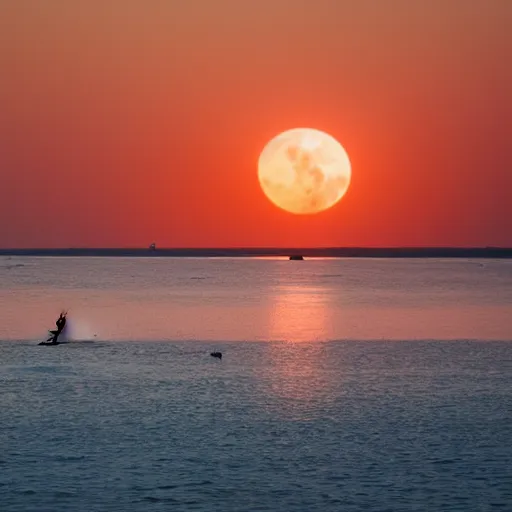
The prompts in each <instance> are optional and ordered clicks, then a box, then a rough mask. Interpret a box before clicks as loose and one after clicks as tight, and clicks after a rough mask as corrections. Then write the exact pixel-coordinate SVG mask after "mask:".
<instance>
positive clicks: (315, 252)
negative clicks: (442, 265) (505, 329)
mask: <svg viewBox="0 0 512 512" xmlns="http://www.w3.org/2000/svg"><path fill="white" fill-rule="evenodd" d="M296 255H302V256H304V258H504V259H507V258H512V248H508V247H507V248H505V247H474V248H460V247H428V248H427V247H412V248H404V247H400V248H357V247H354V248H349V247H333V248H279V249H277V248H236V249H235V248H205V249H187V248H182V249H181V248H180V249H165V248H163V249H156V250H150V249H129V248H125V249H118V248H115V249H114V248H91V249H89V248H71V249H0V256H70V257H71V256H75V257H76V256H80V257H134V258H137V257H138V258H141V257H173V258H187V257H188V258H201V257H203V258H215V257H223V258H230V257H231V258H242V257H288V256H296Z"/></svg>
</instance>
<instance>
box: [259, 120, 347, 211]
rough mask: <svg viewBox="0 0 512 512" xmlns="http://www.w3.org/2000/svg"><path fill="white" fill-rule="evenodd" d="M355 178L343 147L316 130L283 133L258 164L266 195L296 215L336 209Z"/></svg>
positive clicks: (296, 129)
mask: <svg viewBox="0 0 512 512" xmlns="http://www.w3.org/2000/svg"><path fill="white" fill-rule="evenodd" d="M351 174H352V169H351V165H350V160H349V158H348V155H347V152H346V151H345V149H344V148H343V146H342V145H341V144H340V143H339V142H338V141H337V140H336V139H335V138H334V137H332V136H331V135H329V134H327V133H325V132H322V131H320V130H315V129H313V128H294V129H292V130H287V131H285V132H282V133H280V134H279V135H277V136H276V137H274V138H273V139H272V140H271V141H269V142H268V143H267V145H266V146H265V147H264V148H263V151H262V152H261V155H260V158H259V161H258V179H259V182H260V185H261V188H262V189H263V192H264V193H265V195H266V196H267V197H268V199H269V200H270V201H271V202H272V203H274V204H275V205H276V206H278V207H279V208H282V209H283V210H286V211H288V212H291V213H296V214H312V213H318V212H321V211H323V210H327V209H328V208H331V207H332V206H334V205H335V204H336V203H337V202H338V201H339V200H340V199H341V198H342V197H343V196H344V195H345V193H346V192H347V189H348V187H349V185H350V178H351Z"/></svg>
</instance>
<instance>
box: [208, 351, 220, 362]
mask: <svg viewBox="0 0 512 512" xmlns="http://www.w3.org/2000/svg"><path fill="white" fill-rule="evenodd" d="M210 355H211V356H212V357H216V358H217V359H221V360H222V352H211V353H210Z"/></svg>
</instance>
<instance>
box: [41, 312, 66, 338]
mask: <svg viewBox="0 0 512 512" xmlns="http://www.w3.org/2000/svg"><path fill="white" fill-rule="evenodd" d="M66 315H67V313H64V312H62V313H61V314H60V315H59V318H57V321H56V322H55V325H56V326H57V329H56V330H53V331H49V332H50V337H49V338H48V339H47V340H46V343H48V344H52V345H57V340H58V338H59V336H60V335H61V334H62V331H63V330H64V327H66ZM43 343H44V342H43Z"/></svg>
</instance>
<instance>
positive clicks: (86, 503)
mask: <svg viewBox="0 0 512 512" xmlns="http://www.w3.org/2000/svg"><path fill="white" fill-rule="evenodd" d="M62 308H65V309H68V310H69V318H70V320H69V324H70V325H69V332H68V337H69V338H70V340H71V343H70V344H68V345H61V346H58V347H49V348H47V347H38V346H37V341H39V340H41V339H42V338H43V337H44V336H45V333H46V330H47V329H50V328H53V325H54V322H55V319H56V317H57V315H58V313H59V311H60V310H61V309H62ZM0 340H3V341H1V342H0V511H1V512H14V511H23V512H25V511H34V512H36V511H37V512H44V511H48V512H61V511H62V512H64V511H65V512H68V511H88V512H89V511H110V510H112V511H152V510H155V511H156V510H159V511H160V510H165V511H167V510H173V511H194V510H195V511H205V512H206V511H277V510H282V511H290V512H292V511H305V512H306V511H311V512H316V511H319V512H320V511H322V512H323V511H331V510H332V511H348V512H351V511H376V512H377V511H378V512H384V511H389V512H395V511H404V512H405V511H415V510H417V511H427V510H428V511H430V510H432V511H434V510H435V511H436V512H437V511H442V512H445V511H446V512H451V511H468V512H472V511H475V512H476V511H487V510H489V511H490V510H504V511H510V510H512V471H511V469H510V468H511V467H512V413H511V411H512V343H511V342H512V262H511V261H496V260H485V261H484V260H482V261H480V260H402V259H399V260H392V259H389V260H371V259H367V260H365V259H342V260H328V259H325V260H322V259H319V260H309V261H304V262H290V261H286V260H278V259H273V260H267V259H180V258H175V259H173V258H162V259H160V258H148V259H144V258H126V259H124V258H29V257H26V258H14V257H13V258H6V257H4V258H0ZM212 350H221V351H222V352H223V355H224V357H223V360H222V361H219V360H216V359H213V358H212V357H210V356H209V352H211V351H212Z"/></svg>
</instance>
